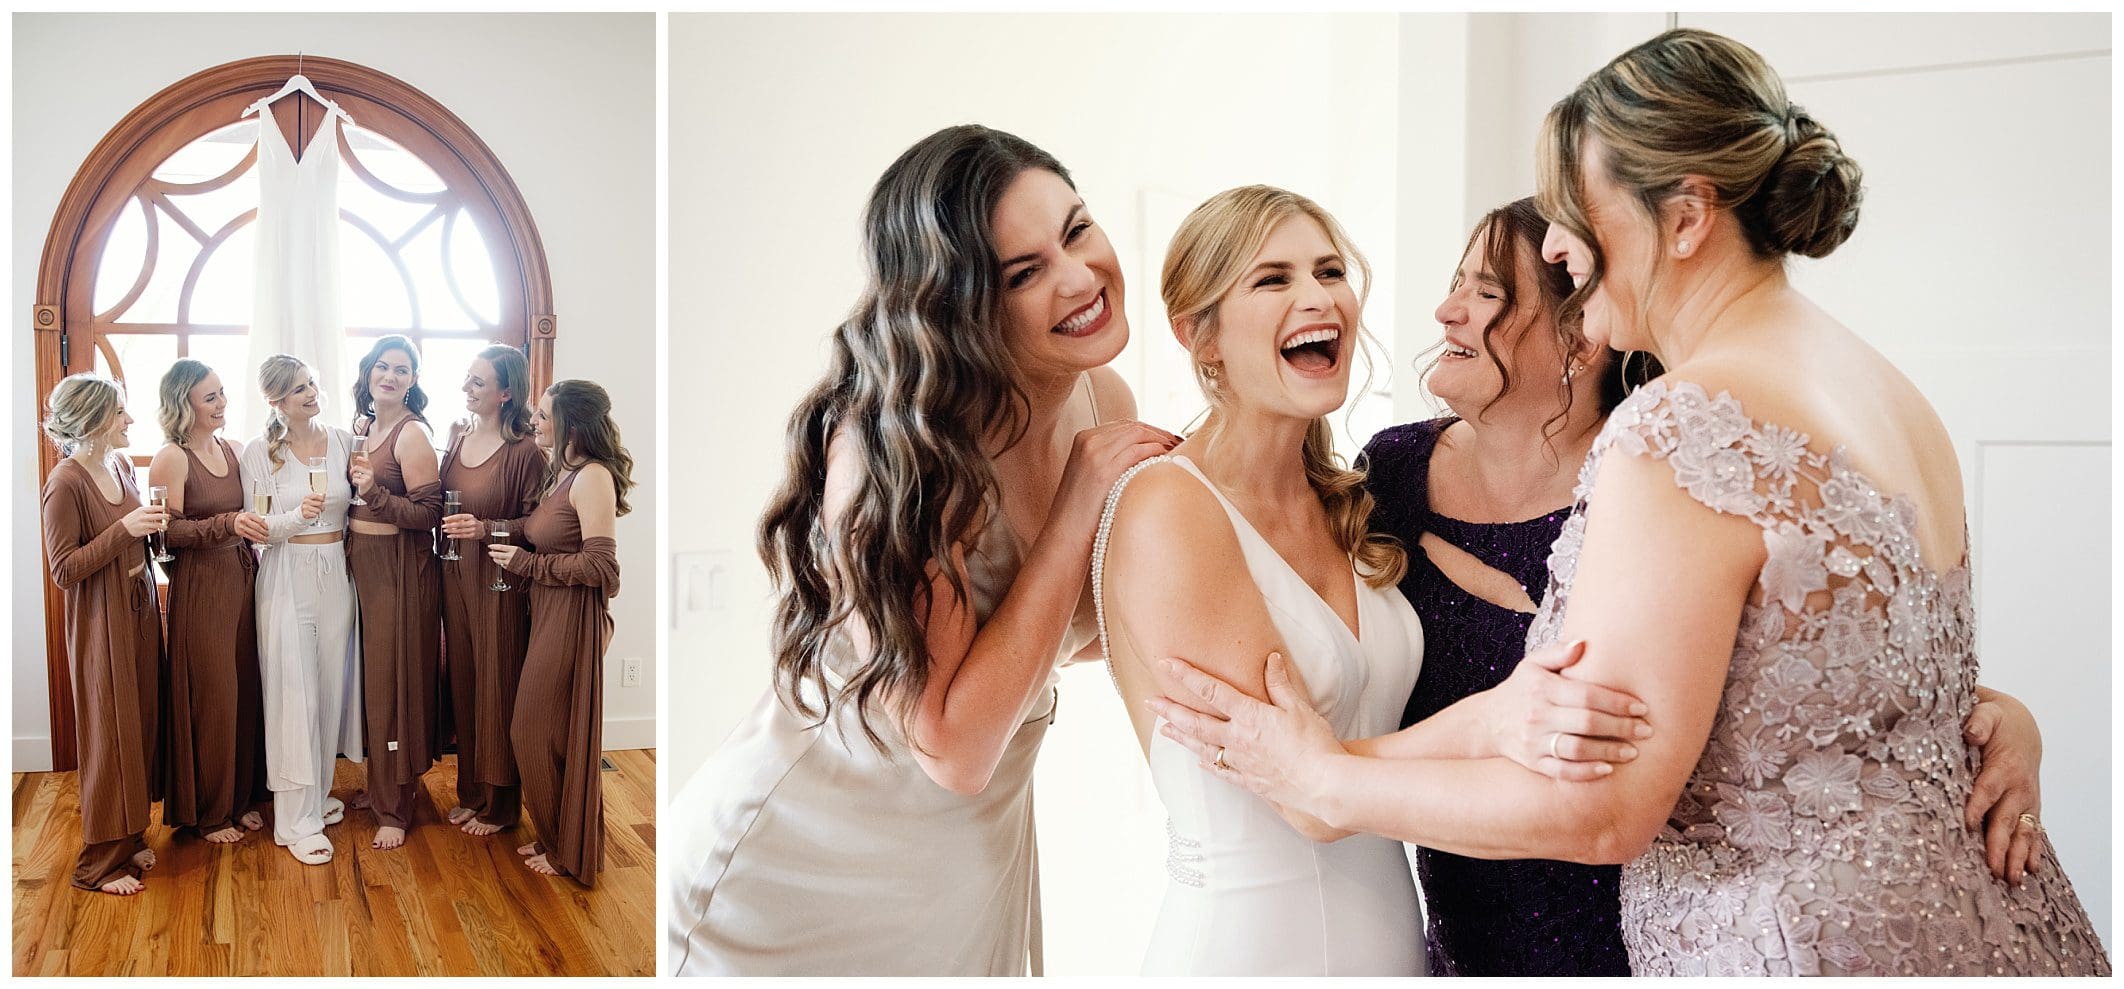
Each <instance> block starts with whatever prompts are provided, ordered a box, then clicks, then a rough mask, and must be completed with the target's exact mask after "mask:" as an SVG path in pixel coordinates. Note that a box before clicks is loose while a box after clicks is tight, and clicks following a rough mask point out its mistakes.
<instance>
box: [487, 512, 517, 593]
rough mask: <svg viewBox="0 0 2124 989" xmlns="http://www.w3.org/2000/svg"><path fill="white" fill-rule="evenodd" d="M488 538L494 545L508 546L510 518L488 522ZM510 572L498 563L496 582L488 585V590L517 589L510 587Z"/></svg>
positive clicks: (495, 570)
mask: <svg viewBox="0 0 2124 989" xmlns="http://www.w3.org/2000/svg"><path fill="white" fill-rule="evenodd" d="M487 538H488V540H489V542H491V543H492V544H493V545H495V546H506V545H508V543H509V520H508V519H495V520H493V521H491V522H488V523H487ZM508 574H509V571H507V570H503V569H502V568H501V567H500V566H499V565H496V566H495V568H494V583H492V584H489V585H487V590H490V591H509V590H515V588H513V587H510V586H509V581H508V580H507V577H508Z"/></svg>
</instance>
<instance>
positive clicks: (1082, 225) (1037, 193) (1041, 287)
mask: <svg viewBox="0 0 2124 989" xmlns="http://www.w3.org/2000/svg"><path fill="white" fill-rule="evenodd" d="M990 226H991V227H992V228H993V231H994V238H995V246H996V261H997V263H998V264H999V265H1001V268H1002V272H1001V273H1002V278H1001V283H1002V286H1003V308H1004V312H1005V314H1006V318H1007V319H1008V321H1009V327H1008V331H1007V332H1008V333H1009V337H1008V341H1009V346H1010V349H1011V353H1012V356H1013V357H1014V358H1015V359H1016V361H1017V364H1018V366H1019V367H1021V368H1024V369H1026V370H1027V371H1028V372H1030V373H1033V374H1038V375H1067V374H1077V373H1079V372H1082V371H1088V370H1090V369H1092V368H1095V367H1101V366H1104V365H1106V364H1108V363H1110V362H1111V361H1113V359H1114V358H1116V357H1118V356H1120V355H1121V349H1122V348H1123V347H1126V346H1128V316H1127V315H1126V308H1125V307H1126V302H1127V299H1126V297H1125V295H1124V290H1123V287H1122V281H1121V262H1120V261H1119V260H1117V259H1116V258H1115V257H1114V247H1113V245H1112V244H1111V243H1108V242H1107V239H1106V233H1105V232H1104V231H1103V230H1101V229H1100V228H1099V225H1098V224H1097V223H1095V222H1093V221H1092V217H1091V212H1090V210H1088V209H1087V208H1086V207H1085V205H1084V200H1083V199H1082V198H1080V197H1079V196H1078V195H1077V190H1075V189H1072V188H1070V186H1069V183H1068V182H1065V181H1063V180H1062V177H1061V176H1059V175H1056V174H1055V173H1053V172H1050V171H1047V170H1046V169H1043V168H1028V169H1026V170H1024V171H1023V172H1020V173H1018V176H1017V178H1015V179H1012V180H1011V183H1010V185H1009V187H1008V188H1006V189H1005V190H1004V191H1003V196H1002V198H1001V199H999V200H997V201H996V209H995V214H994V216H993V217H991V219H990Z"/></svg>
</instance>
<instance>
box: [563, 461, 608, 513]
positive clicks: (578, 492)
mask: <svg viewBox="0 0 2124 989" xmlns="http://www.w3.org/2000/svg"><path fill="white" fill-rule="evenodd" d="M615 491H616V487H615V486H614V485H613V483H612V471H610V470H608V469H606V467H605V465H604V464H601V463H598V462H596V461H594V460H593V461H591V462H590V463H587V464H584V465H583V466H582V469H581V470H578V471H576V473H575V486H574V487H573V488H571V489H569V491H568V501H569V503H570V504H576V503H577V502H576V499H578V498H582V497H585V496H588V497H590V498H592V499H603V500H604V501H607V502H609V501H611V500H612V499H613V496H614V492H615Z"/></svg>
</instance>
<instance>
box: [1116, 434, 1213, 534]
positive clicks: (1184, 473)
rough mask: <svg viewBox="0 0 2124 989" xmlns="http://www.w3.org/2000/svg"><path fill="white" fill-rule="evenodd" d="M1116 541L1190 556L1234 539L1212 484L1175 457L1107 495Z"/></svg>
mask: <svg viewBox="0 0 2124 989" xmlns="http://www.w3.org/2000/svg"><path fill="white" fill-rule="evenodd" d="M1107 501H1108V508H1109V510H1110V511H1111V513H1112V516H1113V528H1112V532H1113V533H1115V534H1116V535H1115V536H1114V539H1115V540H1116V541H1121V542H1127V543H1131V544H1133V545H1135V546H1138V547H1141V546H1146V545H1149V546H1156V547H1159V548H1160V549H1161V551H1177V552H1186V551H1187V550H1189V549H1190V548H1193V547H1197V546H1200V545H1202V541H1203V540H1204V539H1213V538H1216V537H1217V535H1218V533H1219V532H1220V531H1221V532H1222V533H1223V535H1224V537H1225V538H1227V539H1229V538H1232V532H1233V530H1232V525H1231V520H1230V519H1229V518H1227V517H1226V515H1225V511H1224V504H1223V502H1222V501H1220V500H1219V499H1218V497H1217V494H1216V492H1214V491H1212V490H1211V489H1210V487H1209V484H1208V482H1207V481H1205V480H1203V479H1202V478H1201V477H1200V476H1198V475H1196V474H1195V472H1194V471H1191V470H1188V469H1187V468H1186V467H1184V466H1182V465H1181V463H1180V461H1179V460H1177V459H1176V458H1173V457H1157V458H1153V459H1151V460H1146V461H1144V462H1143V463H1140V464H1137V465H1136V466H1135V467H1132V468H1130V469H1129V470H1128V472H1127V473H1125V474H1122V475H1121V479H1120V480H1118V481H1116V482H1114V489H1113V491H1112V493H1110V494H1108V495H1107Z"/></svg>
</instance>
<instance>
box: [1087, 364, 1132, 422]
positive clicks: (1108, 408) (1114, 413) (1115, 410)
mask: <svg viewBox="0 0 2124 989" xmlns="http://www.w3.org/2000/svg"><path fill="white" fill-rule="evenodd" d="M1087 373H1088V374H1089V375H1090V376H1091V393H1092V401H1093V402H1094V403H1095V404H1097V406H1098V409H1099V421H1100V422H1113V421H1115V420H1117V419H1134V418H1135V417H1136V394H1135V392H1132V391H1130V390H1129V388H1128V382H1127V381H1126V380H1125V379H1123V378H1122V377H1121V372H1119V371H1116V370H1114V369H1113V368H1110V367H1105V366H1100V367H1095V368H1092V369H1091V370H1090V371H1089V372H1087Z"/></svg>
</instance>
